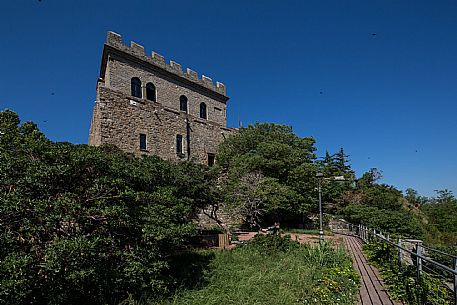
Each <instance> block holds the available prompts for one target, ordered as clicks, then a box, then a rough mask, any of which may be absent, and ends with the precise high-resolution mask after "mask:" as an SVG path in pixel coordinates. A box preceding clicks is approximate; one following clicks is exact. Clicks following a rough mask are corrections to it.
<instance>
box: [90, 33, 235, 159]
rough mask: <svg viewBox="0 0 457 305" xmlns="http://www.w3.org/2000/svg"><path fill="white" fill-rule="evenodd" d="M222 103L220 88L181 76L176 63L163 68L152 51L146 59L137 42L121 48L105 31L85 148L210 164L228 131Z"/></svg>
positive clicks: (205, 79)
mask: <svg viewBox="0 0 457 305" xmlns="http://www.w3.org/2000/svg"><path fill="white" fill-rule="evenodd" d="M133 78H138V79H139V80H140V81H141V93H140V96H141V97H135V96H132V94H133V93H132V92H133V89H132V86H133V85H132V82H133V81H132V79H133ZM147 84H153V86H154V87H155V101H154V100H149V99H148V98H147V89H146V85H147ZM181 96H185V98H186V99H187V109H186V110H180V108H181V107H180V98H181ZM228 99H229V98H228V97H227V95H226V89H225V86H224V85H223V84H221V83H219V82H216V85H214V84H213V82H212V80H211V78H209V77H206V76H204V75H203V76H202V77H201V78H199V77H198V74H197V72H195V71H192V70H190V69H187V70H186V72H183V71H182V68H181V65H180V64H178V63H176V62H174V61H170V63H169V64H166V63H165V61H164V58H163V56H161V55H159V54H157V53H154V52H153V53H152V56H147V55H146V54H145V51H144V48H143V47H142V46H140V45H139V44H137V43H135V42H132V43H131V45H130V46H126V45H124V44H123V43H122V38H121V36H120V35H118V34H116V33H113V32H108V35H107V40H106V43H105V45H104V48H103V55H102V63H101V68H100V77H99V79H98V81H97V95H96V102H95V105H94V109H93V117H92V122H91V127H90V135H89V145H94V146H99V145H103V144H113V145H116V146H118V147H119V148H121V149H122V150H124V151H126V152H130V153H134V154H137V155H140V154H147V155H158V156H159V157H161V158H163V159H166V160H171V161H177V160H192V161H195V162H199V163H203V164H210V163H212V160H213V158H214V155H215V154H216V152H217V147H218V145H219V144H220V143H221V142H222V141H223V140H224V138H225V137H227V136H228V135H229V134H230V133H231V132H232V131H233V129H230V128H226V106H227V101H228ZM202 104H204V105H203V107H204V108H206V116H205V115H203V117H202V115H201V107H202ZM140 137H142V140H143V147H140V142H141V141H140ZM177 137H180V138H181V139H182V147H181V148H177V145H178V143H180V142H179V141H177Z"/></svg>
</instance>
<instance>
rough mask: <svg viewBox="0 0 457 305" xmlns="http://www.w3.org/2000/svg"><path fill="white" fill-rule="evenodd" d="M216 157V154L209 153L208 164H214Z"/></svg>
mask: <svg viewBox="0 0 457 305" xmlns="http://www.w3.org/2000/svg"><path fill="white" fill-rule="evenodd" d="M214 159H215V155H214V154H208V166H213V165H214Z"/></svg>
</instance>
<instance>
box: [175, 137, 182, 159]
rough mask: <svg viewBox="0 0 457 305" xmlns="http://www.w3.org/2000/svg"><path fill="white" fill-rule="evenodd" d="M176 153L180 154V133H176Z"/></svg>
mask: <svg viewBox="0 0 457 305" xmlns="http://www.w3.org/2000/svg"><path fill="white" fill-rule="evenodd" d="M176 153H177V154H178V155H181V154H182V135H180V134H178V135H176Z"/></svg>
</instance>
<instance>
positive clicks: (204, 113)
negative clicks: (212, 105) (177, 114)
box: [200, 103, 208, 120]
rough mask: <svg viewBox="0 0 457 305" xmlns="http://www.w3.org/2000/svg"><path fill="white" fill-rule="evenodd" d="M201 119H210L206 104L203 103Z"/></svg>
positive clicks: (201, 105)
mask: <svg viewBox="0 0 457 305" xmlns="http://www.w3.org/2000/svg"><path fill="white" fill-rule="evenodd" d="M200 118H202V119H205V120H206V119H208V114H207V113H206V104H205V103H201V104H200Z"/></svg>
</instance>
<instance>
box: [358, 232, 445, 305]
mask: <svg viewBox="0 0 457 305" xmlns="http://www.w3.org/2000/svg"><path fill="white" fill-rule="evenodd" d="M364 251H365V253H366V254H367V256H368V259H369V260H370V262H372V263H374V264H375V265H376V266H377V267H378V268H379V270H380V271H381V274H382V277H383V279H384V281H385V283H386V284H387V285H388V287H389V293H390V294H391V295H392V296H393V297H394V298H396V299H399V300H401V301H403V302H406V303H407V304H410V305H423V304H430V305H446V304H449V305H450V304H453V302H452V301H451V299H450V293H449V291H448V290H447V289H446V288H444V287H443V286H442V284H441V283H440V279H439V278H438V277H435V276H433V275H430V274H428V273H425V272H422V273H421V276H420V278H419V279H417V277H416V268H415V266H406V265H401V266H399V265H398V260H397V249H396V247H394V246H392V245H389V244H387V243H385V242H382V241H376V242H372V243H369V244H366V245H365V246H364Z"/></svg>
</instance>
